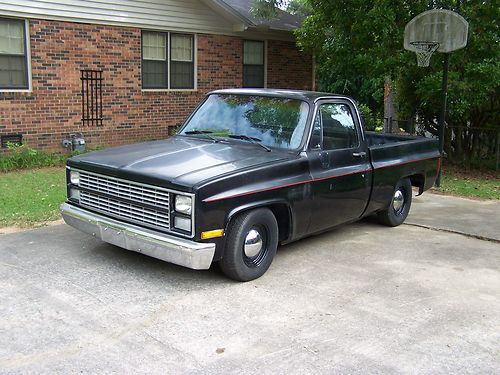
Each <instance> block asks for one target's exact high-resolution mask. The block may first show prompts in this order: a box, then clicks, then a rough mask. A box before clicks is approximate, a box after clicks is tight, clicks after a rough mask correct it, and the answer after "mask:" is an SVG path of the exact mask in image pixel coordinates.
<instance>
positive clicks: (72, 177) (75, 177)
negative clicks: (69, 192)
mask: <svg viewBox="0 0 500 375" xmlns="http://www.w3.org/2000/svg"><path fill="white" fill-rule="evenodd" d="M69 182H71V183H72V184H74V185H79V184H80V173H79V172H77V171H70V172H69Z"/></svg>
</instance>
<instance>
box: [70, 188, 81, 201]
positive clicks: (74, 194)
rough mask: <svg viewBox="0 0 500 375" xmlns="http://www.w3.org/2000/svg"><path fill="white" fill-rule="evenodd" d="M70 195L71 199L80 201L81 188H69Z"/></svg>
mask: <svg viewBox="0 0 500 375" xmlns="http://www.w3.org/2000/svg"><path fill="white" fill-rule="evenodd" d="M69 197H70V198H71V199H74V200H77V201H79V200H80V190H78V189H73V188H71V189H69Z"/></svg>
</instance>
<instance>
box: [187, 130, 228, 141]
mask: <svg viewBox="0 0 500 375" xmlns="http://www.w3.org/2000/svg"><path fill="white" fill-rule="evenodd" d="M210 133H213V131H210V130H189V131H187V132H184V134H187V135H193V134H201V135H204V136H205V137H207V138H209V139H211V140H212V141H214V142H215V143H217V142H220V140H218V139H217V138H214V137H212V136H211V135H210Z"/></svg>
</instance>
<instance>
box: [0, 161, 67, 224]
mask: <svg viewBox="0 0 500 375" xmlns="http://www.w3.org/2000/svg"><path fill="white" fill-rule="evenodd" d="M65 199H66V181H65V169H64V168H63V167H62V168H61V167H58V168H43V169H33V170H21V171H15V172H8V173H0V227H6V226H19V227H33V226H37V225H39V224H41V223H44V222H47V221H52V220H56V219H59V218H60V217H61V216H60V213H59V204H60V203H62V202H64V200H65Z"/></svg>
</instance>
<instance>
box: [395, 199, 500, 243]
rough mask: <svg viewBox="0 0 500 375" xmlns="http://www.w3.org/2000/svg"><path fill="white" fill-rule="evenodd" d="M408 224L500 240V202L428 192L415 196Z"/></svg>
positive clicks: (407, 220)
mask: <svg viewBox="0 0 500 375" xmlns="http://www.w3.org/2000/svg"><path fill="white" fill-rule="evenodd" d="M405 223H406V224H413V225H419V226H424V227H428V228H432V229H441V230H447V231H452V232H456V233H462V234H467V235H472V236H475V237H479V238H486V239H490V240H495V241H499V242H500V201H494V200H490V201H482V200H472V199H466V198H458V197H453V196H449V195H440V194H433V193H430V192H426V193H424V194H423V195H421V196H419V197H415V196H414V197H413V201H412V205H411V209H410V214H409V215H408V218H407V219H406V222H405Z"/></svg>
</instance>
